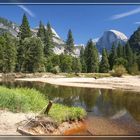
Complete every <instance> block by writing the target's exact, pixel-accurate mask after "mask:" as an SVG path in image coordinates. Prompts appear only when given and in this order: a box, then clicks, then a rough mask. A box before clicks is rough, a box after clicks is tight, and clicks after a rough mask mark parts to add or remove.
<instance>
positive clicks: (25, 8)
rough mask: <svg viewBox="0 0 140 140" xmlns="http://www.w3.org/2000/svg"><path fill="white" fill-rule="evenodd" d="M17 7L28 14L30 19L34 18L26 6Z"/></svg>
mask: <svg viewBox="0 0 140 140" xmlns="http://www.w3.org/2000/svg"><path fill="white" fill-rule="evenodd" d="M18 7H20V8H21V9H22V10H24V11H25V12H26V13H28V14H29V15H30V16H31V17H35V14H34V13H33V12H32V11H31V10H30V9H28V8H27V7H26V6H24V5H18Z"/></svg>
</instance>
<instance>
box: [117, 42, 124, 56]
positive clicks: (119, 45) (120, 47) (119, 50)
mask: <svg viewBox="0 0 140 140" xmlns="http://www.w3.org/2000/svg"><path fill="white" fill-rule="evenodd" d="M123 56H124V49H123V46H122V45H121V44H120V43H119V44H118V47H117V57H119V58H120V57H123Z"/></svg>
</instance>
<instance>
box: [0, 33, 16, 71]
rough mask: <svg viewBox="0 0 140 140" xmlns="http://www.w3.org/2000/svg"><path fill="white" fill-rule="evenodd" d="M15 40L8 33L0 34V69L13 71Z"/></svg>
mask: <svg viewBox="0 0 140 140" xmlns="http://www.w3.org/2000/svg"><path fill="white" fill-rule="evenodd" d="M16 49H17V48H16V40H15V39H14V38H13V37H12V36H11V35H10V34H8V33H5V34H3V36H0V71H1V72H13V71H14V70H15V64H16V53H17V50H16Z"/></svg>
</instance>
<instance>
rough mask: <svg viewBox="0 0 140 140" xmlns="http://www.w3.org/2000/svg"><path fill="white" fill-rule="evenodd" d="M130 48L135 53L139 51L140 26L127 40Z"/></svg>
mask: <svg viewBox="0 0 140 140" xmlns="http://www.w3.org/2000/svg"><path fill="white" fill-rule="evenodd" d="M128 42H129V44H130V46H131V48H132V50H133V51H134V52H136V53H137V54H139V53H140V43H139V42H140V27H139V28H138V29H137V30H136V31H135V32H134V33H133V34H132V35H131V37H130V39H129V40H128Z"/></svg>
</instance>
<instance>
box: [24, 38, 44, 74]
mask: <svg viewBox="0 0 140 140" xmlns="http://www.w3.org/2000/svg"><path fill="white" fill-rule="evenodd" d="M23 46H24V51H23V56H24V60H23V65H22V71H24V72H42V71H45V67H44V54H43V44H42V42H41V40H40V39H39V38H36V37H30V38H26V39H25V40H24V41H23Z"/></svg>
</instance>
